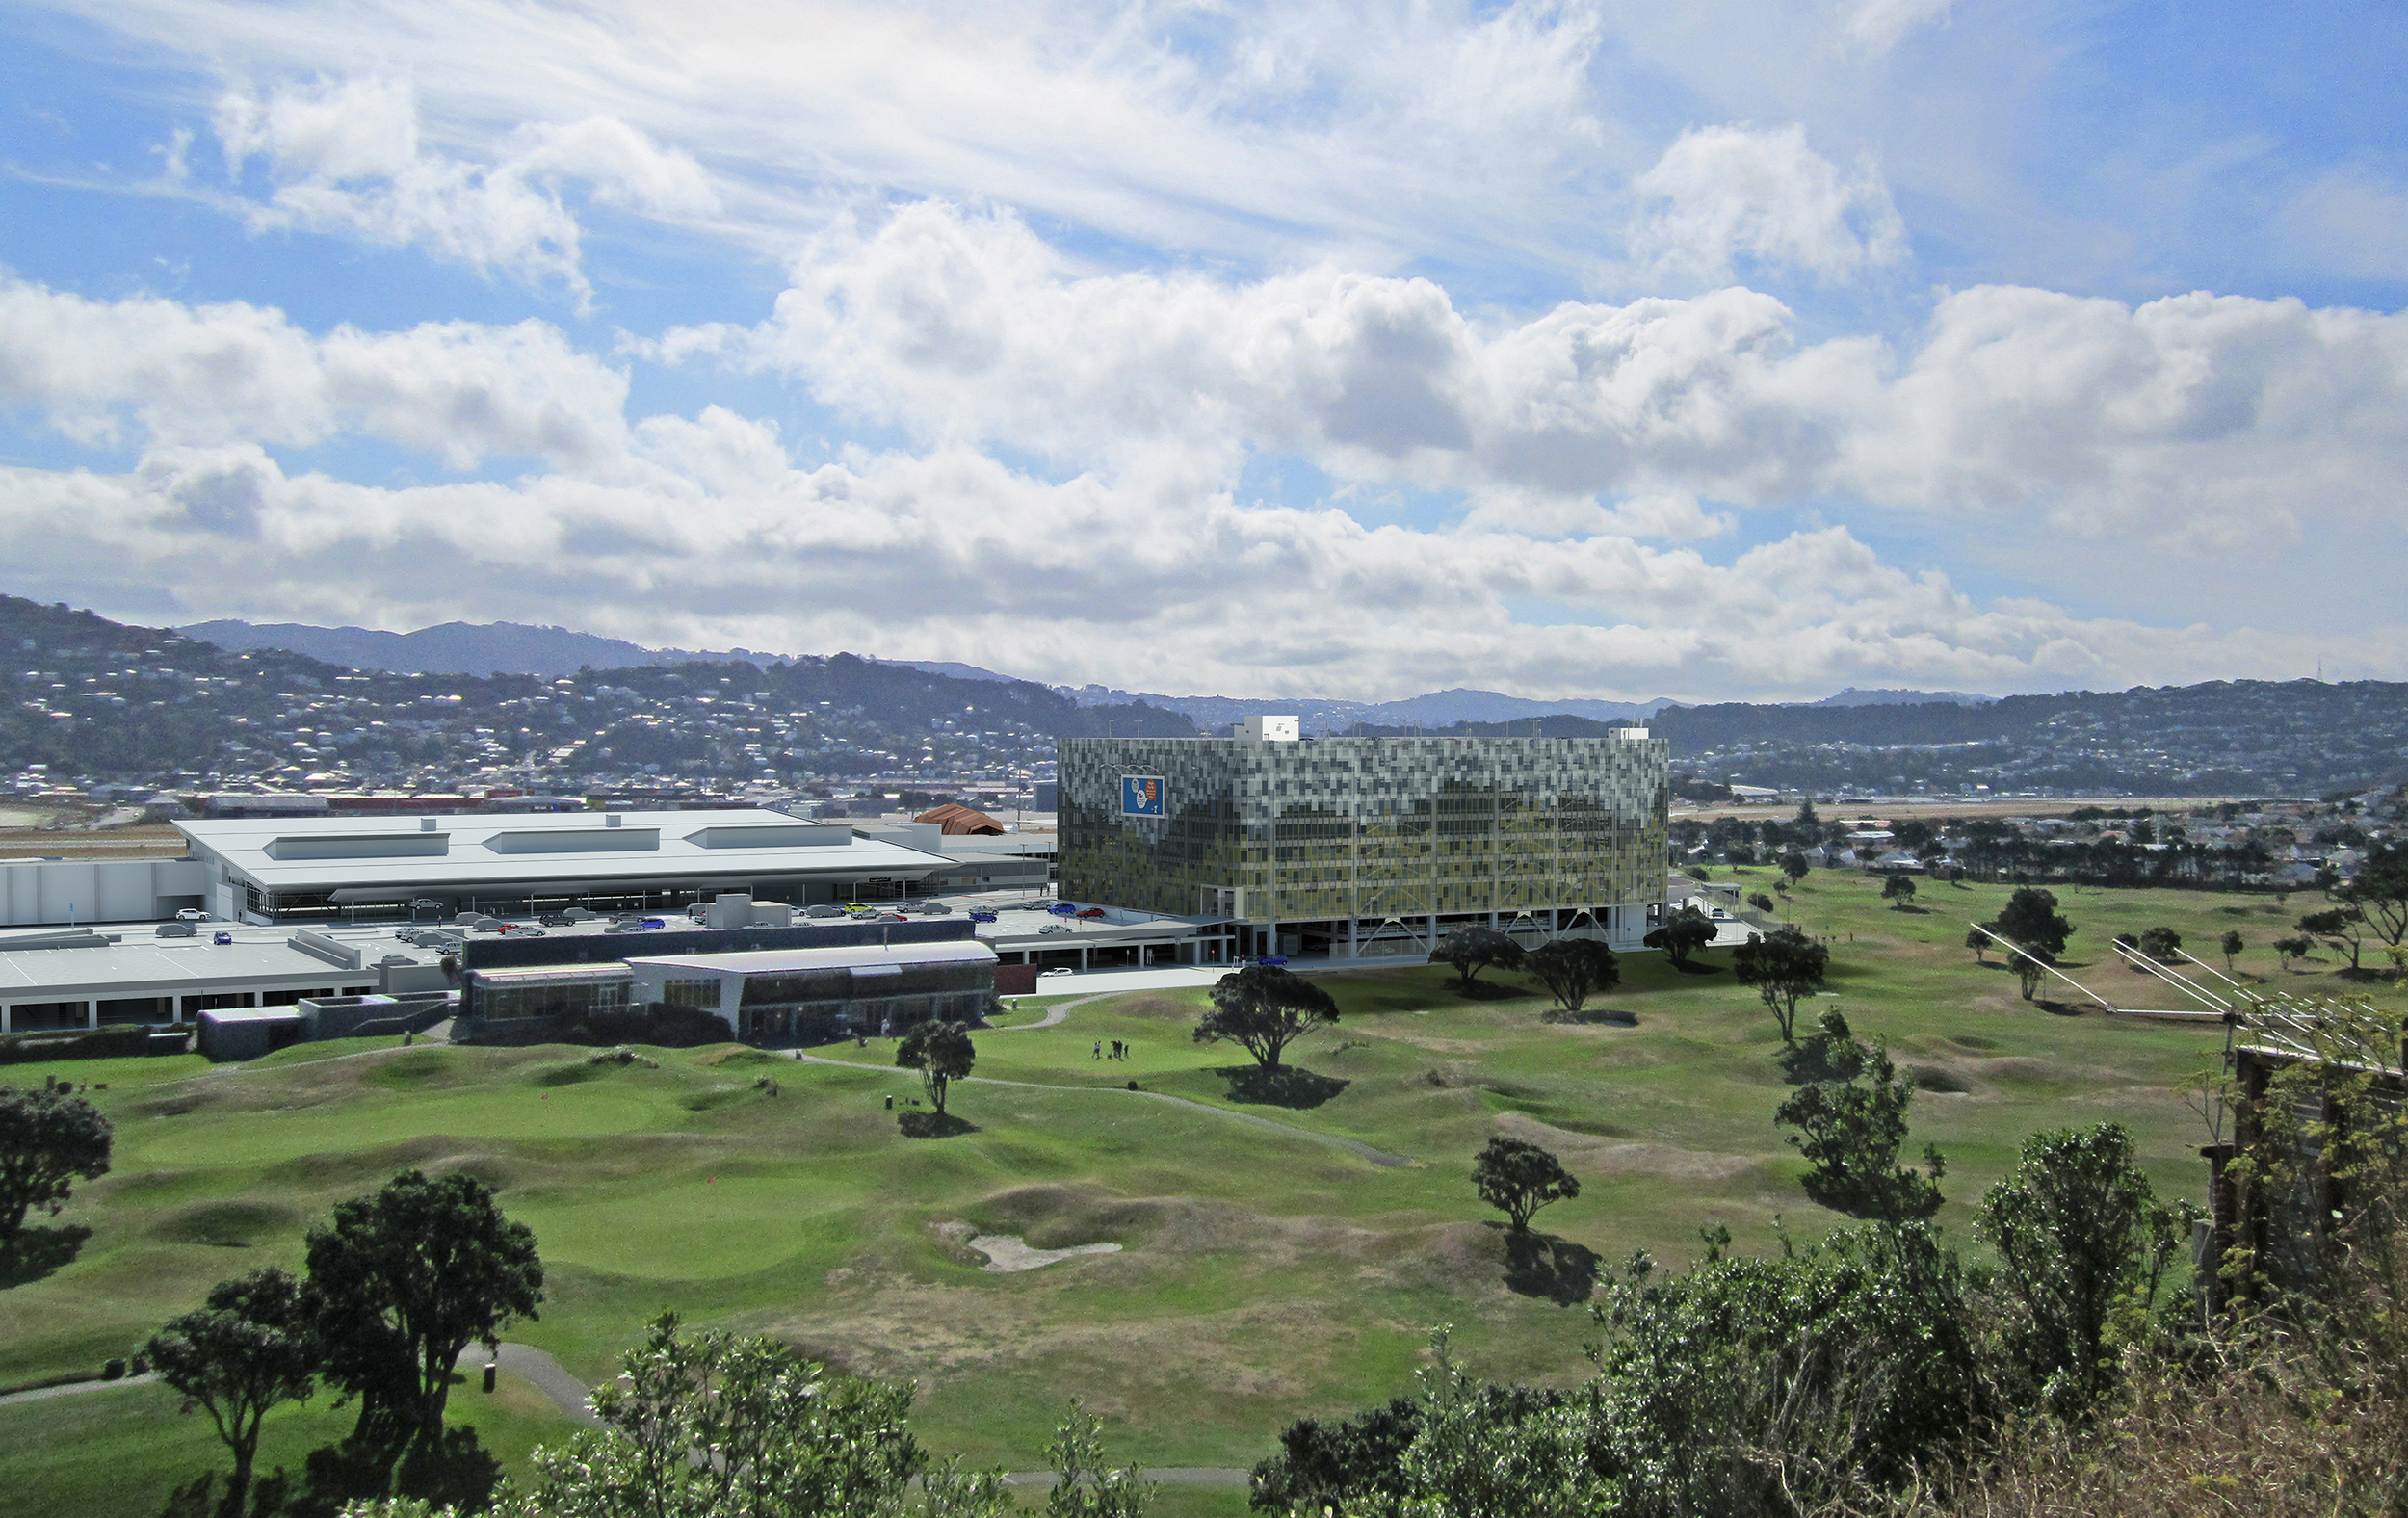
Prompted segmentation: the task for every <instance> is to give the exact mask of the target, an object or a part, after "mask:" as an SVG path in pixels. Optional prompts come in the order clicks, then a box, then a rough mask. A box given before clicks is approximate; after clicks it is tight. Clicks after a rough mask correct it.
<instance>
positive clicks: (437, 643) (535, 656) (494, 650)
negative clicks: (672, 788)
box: [176, 620, 951, 678]
mask: <svg viewBox="0 0 2408 1518" xmlns="http://www.w3.org/2000/svg"><path fill="white" fill-rule="evenodd" d="M176 631H177V632H179V633H182V634H183V635H184V636H185V637H187V638H197V639H200V640H201V641H205V642H212V643H215V644H217V645H218V646H219V647H221V648H223V649H227V650H229V651H232V652H236V653H239V652H241V651H243V650H245V649H249V648H282V649H285V650H287V651H289V652H292V653H297V654H303V655H306V656H307V657H309V658H311V659H317V660H322V661H324V662H325V663H327V664H332V665H344V666H347V667H351V668H353V669H385V670H390V671H391V672H393V673H395V674H473V675H490V674H539V675H545V676H549V677H553V678H557V677H559V676H561V675H566V674H575V673H576V672H577V671H578V670H579V669H581V668H593V669H624V668H629V667H633V666H637V665H670V664H695V663H704V662H708V663H725V662H727V661H730V660H741V661H743V662H744V663H746V664H750V665H756V666H760V667H767V666H769V665H770V664H771V663H772V662H773V661H775V660H776V659H777V658H779V657H781V656H779V655H776V654H765V653H757V652H754V651H753V650H751V649H746V648H734V649H729V650H727V651H725V652H721V653H697V652H694V651H691V650H688V649H683V648H646V647H644V646H642V645H641V644H640V643H631V642H626V641H622V640H619V639H616V638H598V637H596V636H594V635H593V634H591V633H572V632H570V631H568V630H567V629H566V628H564V627H531V626H529V625H527V624H526V623H524V622H487V623H484V624H482V625H480V624H478V623H475V622H444V623H441V624H439V625H437V626H434V627H422V628H420V629H419V630H418V631H416V632H414V633H387V632H380V631H379V630H377V629H375V628H370V627H311V626H308V625H306V624H304V623H301V622H264V623H251V622H242V621H231V620H228V621H216V622H196V623H195V624H193V625H192V626H190V627H179V628H177V629H176ZM915 667H923V668H930V669H931V672H934V673H949V672H951V671H950V670H947V669H937V668H933V667H927V666H915Z"/></svg>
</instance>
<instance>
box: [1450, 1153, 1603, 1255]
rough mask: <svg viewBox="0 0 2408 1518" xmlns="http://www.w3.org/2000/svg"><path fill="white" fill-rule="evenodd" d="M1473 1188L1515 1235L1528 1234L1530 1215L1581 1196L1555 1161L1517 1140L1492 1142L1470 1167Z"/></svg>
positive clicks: (1574, 1182)
mask: <svg viewBox="0 0 2408 1518" xmlns="http://www.w3.org/2000/svg"><path fill="white" fill-rule="evenodd" d="M1472 1185H1473V1187H1474V1189H1475V1190H1477V1191H1479V1199H1480V1200H1481V1201H1483V1202H1486V1203H1487V1204H1488V1205H1489V1206H1491V1207H1494V1208H1496V1209H1497V1210H1498V1211H1499V1212H1501V1213H1504V1214H1505V1217H1507V1218H1509V1219H1510V1220H1511V1222H1512V1225H1513V1231H1514V1232H1515V1233H1525V1232H1528V1231H1529V1229H1530V1225H1531V1214H1532V1213H1534V1212H1536V1211H1538V1210H1539V1209H1540V1208H1542V1207H1545V1206H1548V1205H1550V1204H1551V1203H1555V1202H1559V1201H1563V1200H1565V1199H1566V1198H1568V1197H1574V1196H1578V1195H1580V1194H1581V1181H1580V1177H1578V1176H1576V1175H1574V1174H1573V1173H1572V1172H1571V1171H1569V1170H1567V1169H1565V1168H1564V1167H1563V1166H1562V1165H1560V1164H1559V1163H1557V1160H1556V1157H1555V1156H1554V1155H1552V1154H1549V1153H1548V1152H1547V1151H1546V1150H1544V1149H1541V1148H1540V1147H1538V1145H1536V1144H1534V1143H1529V1142H1526V1141H1525V1140H1523V1139H1520V1138H1491V1139H1489V1140H1488V1147H1487V1148H1485V1149H1482V1150H1481V1151H1480V1152H1479V1159H1478V1160H1476V1161H1474V1162H1473V1163H1472Z"/></svg>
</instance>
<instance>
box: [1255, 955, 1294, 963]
mask: <svg viewBox="0 0 2408 1518" xmlns="http://www.w3.org/2000/svg"><path fill="white" fill-rule="evenodd" d="M1254 962H1255V963H1256V964H1272V965H1280V964H1286V963H1287V962H1288V956H1287V955H1284V954H1267V955H1263V956H1261V957H1260V958H1258V959H1256V960H1255V961H1254Z"/></svg>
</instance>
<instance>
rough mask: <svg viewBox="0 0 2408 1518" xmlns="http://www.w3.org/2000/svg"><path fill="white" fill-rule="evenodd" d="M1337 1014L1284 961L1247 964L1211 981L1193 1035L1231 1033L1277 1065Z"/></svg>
mask: <svg viewBox="0 0 2408 1518" xmlns="http://www.w3.org/2000/svg"><path fill="white" fill-rule="evenodd" d="M1498 936H1499V937H1503V936H1505V935H1504V934H1502V933H1500V934H1499V935H1498ZM1515 952H1516V953H1519V952H1520V951H1519V950H1516V951H1515ZM1337 1020H1338V1004H1337V1002H1336V1001H1335V1000H1334V999H1332V998H1331V996H1330V994H1329V993H1328V992H1327V991H1324V990H1322V988H1321V987H1320V986H1318V985H1315V984H1314V983H1313V982H1312V981H1307V980H1306V979H1304V978H1303V977H1302V976H1300V975H1295V974H1292V973H1291V972H1289V971H1288V970H1287V969H1286V968H1285V967H1283V966H1280V965H1275V964H1249V965H1247V966H1246V967H1245V968H1244V969H1243V970H1237V971H1232V972H1231V973H1230V974H1228V975H1224V976H1222V977H1221V978H1220V979H1219V980H1217V981H1214V982H1213V1005H1212V1007H1211V1008H1210V1009H1209V1010H1207V1011H1206V1012H1205V1013H1204V1020H1203V1021H1202V1022H1200V1023H1197V1024H1196V1025H1195V1034H1194V1036H1195V1041H1196V1042H1197V1043H1218V1042H1219V1041H1220V1040H1221V1039H1223V1038H1226V1039H1229V1040H1230V1041H1231V1042H1233V1043H1236V1044H1238V1045H1240V1046H1242V1047H1243V1049H1244V1050H1245V1052H1246V1053H1248V1054H1250V1055H1252V1056H1253V1057H1254V1062H1255V1063H1256V1064H1258V1065H1261V1066H1262V1067H1263V1068H1264V1069H1266V1070H1276V1069H1278V1068H1279V1057H1280V1055H1281V1054H1282V1053H1283V1052H1284V1051H1285V1050H1286V1049H1287V1047H1288V1045H1290V1044H1292V1043H1294V1042H1295V1041H1296V1040H1297V1039H1298V1038H1301V1037H1303V1036H1304V1035H1305V1034H1309V1033H1312V1032H1313V1031H1314V1030H1316V1029H1320V1028H1326V1027H1328V1026H1329V1025H1330V1024H1332V1023H1334V1022H1336V1021H1337Z"/></svg>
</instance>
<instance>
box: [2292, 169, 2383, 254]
mask: <svg viewBox="0 0 2408 1518" xmlns="http://www.w3.org/2000/svg"><path fill="white" fill-rule="evenodd" d="M2274 230H2275V242H2276V250H2277V255H2278V256H2279V257H2281V258H2282V259H2283V260H2284V261H2285V262H2287V263H2290V264H2291V265H2293V266H2294V267H2297V266H2301V265H2305V266H2307V267H2310V268H2317V269H2323V270H2329V271H2331V272H2333V273H2336V274H2344V275H2359V276H2361V277H2364V278H2369V279H2399V278H2403V277H2408V185H2403V184H2401V183H2400V182H2399V181H2397V180H2395V179H2390V178H2386V177H2384V176H2383V175H2380V174H2377V173H2374V172H2372V171H2371V170H2368V169H2365V168H2362V167H2358V166H2347V167H2343V168H2339V169H2333V170H2327V171H2325V172H2324V173H2322V174H2319V175H2317V176H2316V180H2315V181H2314V182H2313V183H2311V184H2310V185H2308V187H2307V188H2306V189H2304V190H2302V191H2300V192H2299V194H2298V195H2297V196H2293V197H2292V199H2291V202H2290V206H2289V207H2287V208H2286V214H2285V215H2284V216H2283V217H2282V218H2281V219H2280V220H2279V221H2278V222H2277V223H2276V225H2275V228H2274Z"/></svg>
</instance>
